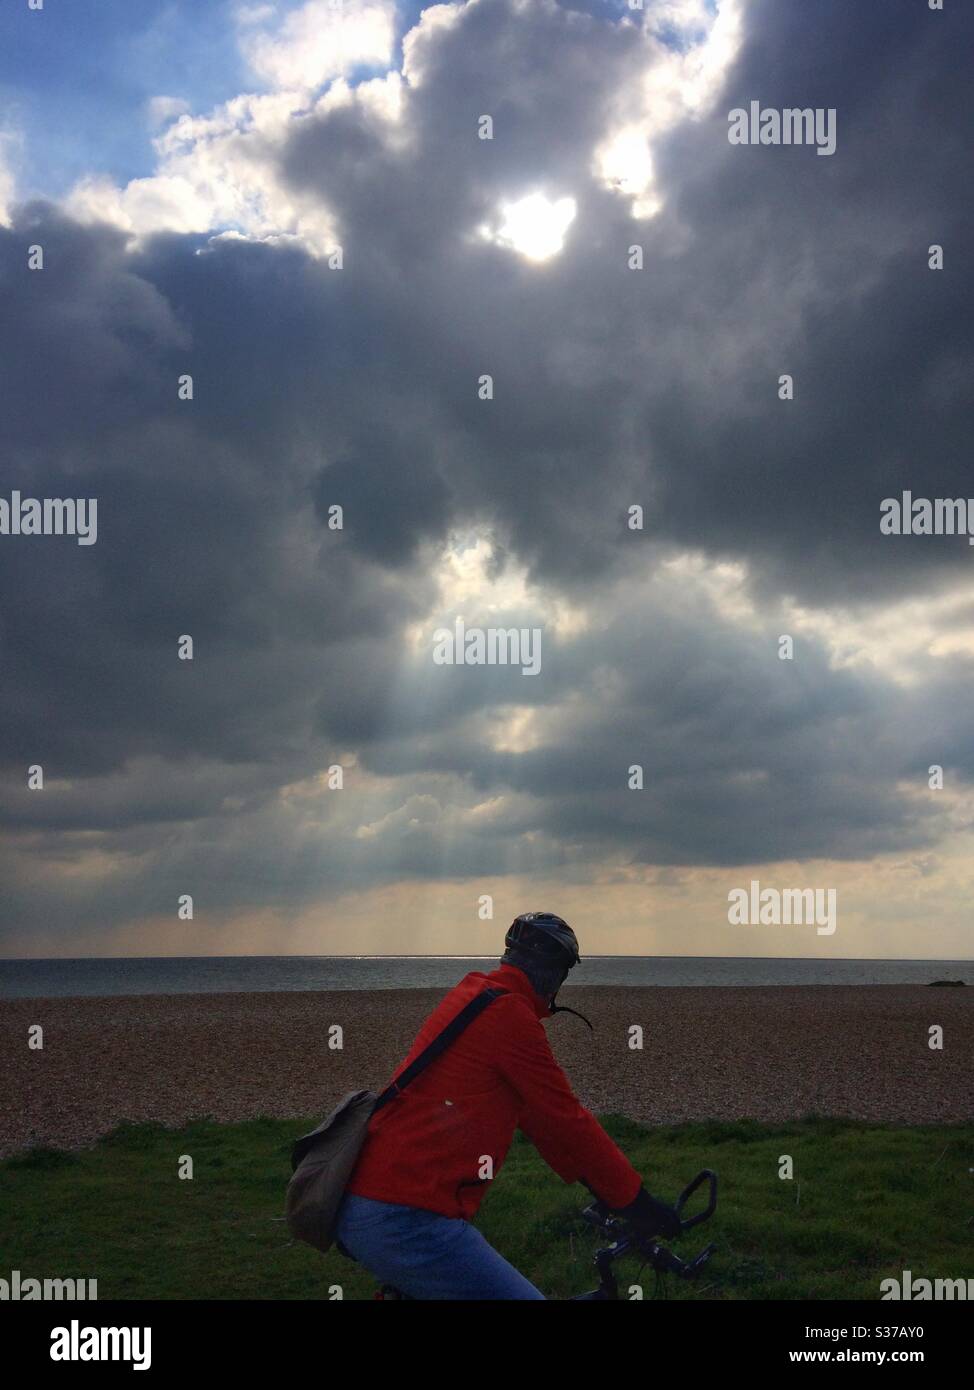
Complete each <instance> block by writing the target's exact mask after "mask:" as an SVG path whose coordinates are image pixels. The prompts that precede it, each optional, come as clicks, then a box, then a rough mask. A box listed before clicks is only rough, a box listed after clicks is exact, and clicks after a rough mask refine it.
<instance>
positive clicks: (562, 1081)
mask: <svg viewBox="0 0 974 1390" xmlns="http://www.w3.org/2000/svg"><path fill="white" fill-rule="evenodd" d="M494 1007H495V1008H496V1007H497V1006H496V1005H495V1006H494ZM507 1012H508V1014H509V1016H510V1018H509V1026H508V1027H507V1028H506V1029H505V1030H504V1037H503V1041H502V1043H501V1045H500V1047H499V1049H498V1057H497V1064H498V1067H499V1069H500V1071H501V1074H502V1075H503V1076H504V1079H505V1080H506V1081H507V1083H508V1085H509V1086H511V1087H512V1088H513V1089H514V1091H515V1092H516V1093H517V1095H518V1096H519V1098H520V1100H521V1107H520V1113H519V1116H518V1125H519V1126H520V1128H521V1129H522V1130H523V1132H524V1133H525V1134H526V1135H527V1137H528V1138H529V1139H530V1140H531V1142H532V1144H534V1146H535V1148H536V1149H537V1150H538V1152H539V1153H540V1154H541V1157H542V1158H543V1159H544V1160H545V1162H546V1163H547V1164H548V1165H549V1167H551V1168H553V1169H554V1171H555V1172H556V1173H557V1174H558V1176H559V1177H560V1178H562V1179H563V1180H564V1181H565V1182H585V1183H586V1184H587V1186H588V1187H589V1188H590V1189H591V1190H592V1191H593V1192H594V1193H595V1194H596V1195H597V1196H598V1197H599V1198H600V1199H601V1200H602V1201H603V1202H605V1204H606V1206H609V1207H612V1208H619V1207H625V1206H628V1205H629V1203H630V1202H633V1201H635V1199H636V1197H637V1195H638V1193H639V1191H640V1189H641V1187H642V1178H641V1177H640V1175H639V1173H637V1172H636V1169H635V1168H634V1167H633V1166H632V1164H631V1163H630V1162H629V1160H628V1158H626V1156H625V1154H624V1153H623V1152H622V1150H621V1149H620V1148H619V1147H618V1145H617V1144H615V1143H613V1141H612V1140H611V1139H610V1138H609V1136H608V1135H607V1134H606V1132H605V1130H604V1129H603V1128H602V1126H601V1125H600V1124H599V1122H598V1120H597V1119H596V1118H595V1116H594V1115H592V1114H591V1113H590V1112H589V1111H588V1110H586V1109H585V1106H584V1105H582V1103H581V1102H580V1101H579V1100H578V1099H577V1097H576V1096H575V1094H574V1092H573V1091H572V1088H571V1085H570V1084H569V1081H568V1078H567V1077H566V1075H565V1073H564V1072H563V1071H562V1069H561V1067H560V1066H559V1065H558V1063H557V1061H556V1060H555V1056H554V1053H553V1052H552V1050H551V1045H550V1043H549V1042H548V1039H547V1037H546V1036H545V1031H544V1029H543V1028H542V1026H541V1023H540V1022H539V1021H538V1019H536V1018H534V1017H533V1016H532V1015H531V1014H530V1013H529V1012H528V1010H526V1009H525V1008H523V1007H522V1006H521V1005H520V1004H518V1003H517V1002H516V1001H512V1002H511V1004H510V1005H509V1006H508V1009H507Z"/></svg>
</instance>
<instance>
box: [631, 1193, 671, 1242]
mask: <svg viewBox="0 0 974 1390" xmlns="http://www.w3.org/2000/svg"><path fill="white" fill-rule="evenodd" d="M616 1215H617V1216H622V1217H624V1218H625V1219H626V1220H627V1221H631V1222H632V1224H633V1226H634V1227H635V1228H636V1231H637V1232H638V1234H639V1235H641V1236H643V1237H645V1238H647V1239H648V1238H649V1237H650V1236H656V1235H661V1236H665V1237H666V1239H667V1240H672V1239H673V1237H674V1236H678V1235H679V1234H680V1231H681V1230H682V1229H683V1227H682V1223H681V1221H680V1218H679V1217H678V1216H677V1214H676V1212H675V1211H674V1210H673V1208H672V1207H669V1206H667V1205H666V1203H665V1202H661V1201H659V1200H658V1198H656V1197H654V1196H653V1194H652V1193H651V1192H647V1191H646V1189H645V1187H641V1188H640V1189H639V1191H638V1192H637V1193H636V1196H635V1199H634V1200H633V1201H632V1202H630V1203H629V1205H628V1206H627V1207H619V1208H617V1210H616Z"/></svg>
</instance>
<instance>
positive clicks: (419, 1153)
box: [346, 965, 642, 1218]
mask: <svg viewBox="0 0 974 1390" xmlns="http://www.w3.org/2000/svg"><path fill="white" fill-rule="evenodd" d="M488 985H497V986H499V987H500V988H501V989H506V990H508V991H510V992H509V993H508V994H506V995H504V996H502V997H501V998H499V999H495V1000H494V1002H493V1003H492V1004H490V1005H488V1007H487V1008H486V1009H485V1010H484V1012H483V1013H482V1014H480V1015H478V1017H477V1018H475V1019H474V1021H473V1023H471V1024H470V1025H469V1027H468V1028H467V1029H466V1031H465V1032H463V1033H462V1034H461V1035H460V1037H459V1038H457V1040H456V1041H455V1042H454V1043H453V1044H452V1045H451V1046H450V1047H448V1048H447V1050H446V1052H444V1053H443V1055H442V1056H441V1057H438V1058H437V1059H436V1061H435V1062H432V1063H430V1066H429V1067H428V1069H427V1070H426V1071H424V1072H423V1073H422V1074H421V1075H420V1076H418V1077H417V1078H416V1080H415V1081H413V1082H411V1084H410V1085H409V1086H408V1087H407V1089H406V1090H405V1091H404V1092H403V1093H402V1095H401V1096H397V1097H396V1099H395V1100H393V1101H390V1102H389V1104H388V1105H386V1106H384V1107H383V1109H382V1110H380V1111H379V1113H378V1114H377V1115H376V1116H375V1117H374V1118H373V1120H372V1122H371V1124H370V1125H369V1132H368V1135H367V1137H366V1140H365V1145H364V1147H363V1149H362V1152H361V1154H360V1156H359V1160H358V1162H357V1163H356V1165H355V1168H354V1170H353V1172H352V1177H351V1180H350V1181H349V1184H348V1187H347V1189H346V1190H347V1191H348V1192H351V1193H353V1194H355V1195H356V1196H358V1197H372V1198H374V1199H375V1200H377V1201H380V1202H397V1203H401V1204H402V1205H404V1206H410V1207H421V1208H423V1209H424V1210H426V1211H435V1212H439V1213H441V1214H442V1215H443V1216H462V1217H466V1218H470V1217H472V1216H473V1215H474V1213H475V1212H476V1210H477V1208H478V1207H479V1206H480V1203H481V1200H482V1199H483V1196H484V1193H485V1191H486V1186H487V1182H488V1181H489V1178H484V1177H481V1176H480V1173H481V1170H482V1169H483V1168H484V1167H485V1165H484V1159H485V1158H490V1159H491V1160H492V1162H493V1176H495V1177H496V1175H497V1174H498V1173H499V1172H500V1169H501V1165H502V1163H503V1162H504V1159H505V1157H506V1155H507V1151H508V1149H509V1148H510V1145H511V1140H512V1139H513V1138H514V1131H515V1129H518V1128H519V1129H521V1130H522V1131H523V1132H524V1134H526V1135H527V1137H528V1138H529V1139H530V1140H531V1142H532V1143H533V1144H534V1146H535V1148H537V1150H538V1152H539V1153H540V1154H541V1156H542V1158H543V1159H544V1160H545V1162H546V1163H548V1164H549V1165H550V1167H552V1168H553V1169H554V1170H555V1172H556V1173H557V1174H558V1175H559V1177H561V1178H563V1179H564V1181H565V1182H578V1181H581V1180H584V1181H585V1182H587V1183H588V1184H589V1186H590V1187H591V1188H592V1190H593V1191H594V1192H595V1193H596V1195H597V1196H598V1197H600V1198H602V1200H603V1201H604V1202H605V1203H606V1204H607V1205H608V1206H610V1207H614V1208H618V1207H624V1206H627V1205H628V1204H629V1203H630V1202H631V1201H633V1200H634V1198H635V1196H636V1194H637V1192H638V1191H639V1189H640V1187H641V1185H642V1178H641V1177H640V1175H639V1173H637V1172H636V1170H635V1168H634V1167H633V1166H632V1164H631V1163H630V1162H629V1160H628V1159H627V1158H626V1156H625V1154H624V1153H623V1152H622V1151H621V1149H619V1148H618V1147H617V1146H616V1145H615V1144H614V1143H613V1142H612V1140H611V1139H610V1138H609V1136H608V1135H607V1134H606V1132H605V1130H604V1129H603V1128H602V1126H601V1125H600V1124H599V1122H598V1121H597V1120H596V1119H595V1117H594V1116H593V1115H591V1114H590V1113H589V1112H588V1111H587V1110H586V1109H585V1107H584V1106H583V1105H582V1104H580V1102H579V1101H578V1100H576V1098H575V1096H574V1094H573V1093H572V1089H571V1086H570V1085H569V1083H568V1078H567V1077H566V1076H565V1073H564V1072H563V1071H562V1069H561V1067H559V1065H558V1063H557V1062H556V1061H555V1058H554V1055H553V1053H552V1051H551V1046H550V1044H549V1042H548V1039H547V1037H546V1036H545V1031H544V1029H543V1028H542V1026H541V1019H542V1018H544V1017H546V1016H547V1015H548V1014H549V1013H550V1010H549V1008H548V1005H547V1003H546V1002H545V1001H544V1000H543V999H541V998H539V996H538V995H537V994H535V992H534V990H533V989H532V987H531V984H530V983H529V981H528V978H527V976H526V975H525V974H524V972H523V971H521V970H518V969H517V967H516V966H513V965H502V966H501V967H500V969H499V970H492V971H491V973H490V974H489V975H484V974H482V973H481V972H480V971H473V972H471V974H469V975H466V976H465V977H464V978H463V979H462V980H461V981H460V983H459V984H458V985H457V986H456V987H455V988H454V989H452V990H451V991H450V993H449V994H448V995H447V996H446V998H445V999H444V1000H443V1001H442V1003H441V1004H440V1005H439V1006H438V1007H437V1008H436V1009H434V1010H433V1012H432V1013H431V1014H430V1016H429V1018H428V1019H427V1020H426V1022H425V1023H424V1024H423V1026H422V1028H421V1029H420V1030H419V1033H418V1034H417V1036H416V1039H415V1041H414V1042H413V1046H412V1050H411V1051H410V1053H409V1055H408V1057H406V1058H405V1059H404V1060H403V1062H402V1063H401V1065H400V1066H399V1067H398V1068H397V1070H396V1072H395V1076H398V1075H399V1073H400V1072H401V1071H403V1070H404V1069H405V1067H407V1066H408V1065H409V1063H410V1062H411V1061H412V1060H413V1058H414V1057H416V1056H417V1055H418V1054H419V1053H420V1052H421V1051H422V1050H423V1048H424V1047H426V1045H427V1043H429V1042H430V1041H431V1040H432V1039H433V1038H434V1037H436V1035H437V1034H438V1033H440V1032H441V1031H442V1030H443V1028H444V1027H445V1026H446V1025H447V1023H449V1022H450V1020H451V1019H452V1018H454V1017H455V1016H456V1015H457V1014H458V1013H459V1012H460V1010H461V1009H462V1008H463V1006H464V1005H465V1004H466V1003H467V1002H468V1001H469V1000H470V999H472V998H473V996H474V995H475V994H479V993H480V991H481V990H484V989H486V988H487V987H488Z"/></svg>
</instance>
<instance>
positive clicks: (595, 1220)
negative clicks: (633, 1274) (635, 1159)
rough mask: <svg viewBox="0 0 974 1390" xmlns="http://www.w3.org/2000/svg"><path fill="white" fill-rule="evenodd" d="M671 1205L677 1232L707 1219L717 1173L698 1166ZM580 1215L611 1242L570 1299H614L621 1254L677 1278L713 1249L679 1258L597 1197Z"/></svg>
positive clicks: (391, 1292)
mask: <svg viewBox="0 0 974 1390" xmlns="http://www.w3.org/2000/svg"><path fill="white" fill-rule="evenodd" d="M703 1183H707V1185H708V1199H707V1205H706V1207H705V1208H704V1210H703V1211H701V1212H698V1213H697V1215H696V1216H691V1217H688V1218H687V1219H686V1220H685V1221H684V1220H683V1217H682V1215H681V1213H682V1212H683V1211H684V1209H685V1208H686V1204H687V1202H688V1201H689V1200H690V1198H691V1197H692V1196H693V1194H694V1193H695V1192H696V1190H697V1188H698V1187H700V1186H701V1185H702V1184H703ZM673 1209H674V1211H675V1212H676V1214H677V1216H679V1217H680V1235H681V1236H682V1235H685V1234H686V1232H687V1231H690V1230H692V1229H693V1227H694V1226H699V1225H700V1224H701V1223H702V1222H704V1221H709V1220H710V1218H711V1217H712V1216H713V1214H714V1212H715V1211H716V1210H717V1174H716V1173H714V1172H712V1171H711V1169H709V1168H703V1169H701V1171H700V1172H699V1173H698V1174H697V1176H696V1177H695V1178H694V1179H693V1181H692V1182H690V1183H688V1184H687V1186H686V1187H685V1188H684V1189H683V1191H682V1192H681V1193H680V1195H679V1197H678V1198H677V1199H676V1202H675V1204H674V1208H673ZM582 1218H583V1220H585V1221H587V1222H588V1223H589V1225H592V1226H596V1227H597V1228H598V1229H599V1230H600V1231H604V1232H605V1233H606V1234H607V1235H611V1236H613V1237H614V1239H613V1241H612V1244H611V1245H607V1246H605V1247H603V1248H602V1249H601V1250H598V1251H596V1254H595V1268H596V1270H597V1271H598V1275H599V1286H598V1288H597V1289H592V1290H591V1291H590V1292H589V1293H579V1294H573V1295H572V1300H571V1301H573V1302H593V1301H607V1300H611V1299H618V1298H619V1284H618V1280H617V1279H616V1276H615V1272H614V1270H613V1268H612V1266H613V1264H614V1263H615V1261H616V1260H619V1259H621V1258H622V1257H623V1256H624V1255H632V1254H635V1255H642V1257H643V1263H644V1264H649V1265H651V1266H652V1268H653V1269H654V1270H655V1271H656V1274H657V1277H660V1276H662V1275H663V1274H675V1275H676V1276H677V1277H678V1278H680V1279H694V1278H696V1276H697V1275H698V1274H699V1273H700V1271H701V1269H702V1268H703V1267H704V1265H705V1264H706V1263H707V1261H708V1260H709V1259H710V1257H711V1255H712V1254H713V1253H714V1245H713V1242H711V1244H709V1245H707V1246H705V1247H704V1249H703V1250H701V1251H700V1253H699V1255H696V1256H695V1257H694V1258H693V1259H692V1260H681V1259H680V1257H679V1255H674V1254H673V1252H672V1250H667V1249H666V1247H665V1246H663V1245H660V1244H659V1243H658V1241H657V1240H656V1239H655V1237H646V1236H642V1235H640V1234H639V1233H638V1232H637V1231H636V1230H635V1229H634V1228H633V1227H632V1225H631V1223H630V1222H628V1221H626V1220H624V1219H623V1218H622V1217H620V1216H615V1215H613V1213H612V1212H611V1211H610V1210H609V1208H608V1207H606V1206H604V1205H603V1204H602V1203H601V1202H599V1201H595V1202H592V1203H590V1204H589V1206H587V1207H586V1208H585V1209H584V1211H583V1212H582ZM373 1297H374V1298H375V1299H377V1300H380V1301H383V1302H389V1301H398V1300H400V1299H401V1300H405V1301H406V1302H411V1301H412V1300H410V1298H409V1295H408V1294H404V1293H401V1292H400V1290H399V1289H397V1288H395V1287H394V1286H393V1285H392V1284H383V1285H381V1286H380V1287H379V1288H378V1289H377V1290H376V1292H375V1294H374V1295H373Z"/></svg>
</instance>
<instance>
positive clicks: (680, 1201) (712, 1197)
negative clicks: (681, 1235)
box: [673, 1168, 717, 1231]
mask: <svg viewBox="0 0 974 1390" xmlns="http://www.w3.org/2000/svg"><path fill="white" fill-rule="evenodd" d="M704 1182H705V1183H707V1184H708V1187H709V1196H708V1199H707V1205H706V1207H705V1208H704V1210H703V1211H701V1212H698V1213H697V1215H696V1216H691V1217H690V1218H689V1220H687V1221H684V1220H683V1208H684V1207H685V1206H686V1204H687V1202H688V1201H689V1199H690V1198H691V1197H692V1196H693V1194H694V1193H695V1192H696V1190H697V1188H698V1187H699V1186H700V1184H701V1183H704ZM673 1210H674V1211H675V1212H676V1214H677V1216H678V1217H679V1218H680V1226H681V1229H682V1230H683V1231H689V1230H692V1229H693V1227H694V1226H699V1225H700V1223H701V1221H709V1220H710V1218H711V1217H712V1216H713V1214H714V1212H715V1211H716V1210H717V1174H716V1173H715V1172H713V1170H712V1169H710V1168H701V1170H700V1172H699V1173H698V1174H697V1176H696V1177H695V1178H694V1179H693V1181H692V1182H690V1183H688V1184H687V1186H686V1187H685V1188H684V1189H683V1191H682V1192H681V1193H680V1195H679V1197H677V1199H676V1204H675V1206H674V1208H673Z"/></svg>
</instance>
